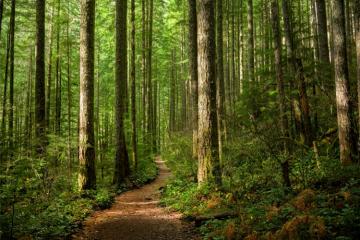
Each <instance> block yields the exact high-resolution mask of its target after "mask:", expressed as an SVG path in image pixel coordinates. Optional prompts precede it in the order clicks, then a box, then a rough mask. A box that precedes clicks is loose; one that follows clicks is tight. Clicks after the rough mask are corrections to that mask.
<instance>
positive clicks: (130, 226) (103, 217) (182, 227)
mask: <svg viewBox="0 0 360 240" xmlns="http://www.w3.org/2000/svg"><path fill="white" fill-rule="evenodd" d="M156 164H157V166H158V168H159V175H158V177H157V178H156V179H155V181H153V182H152V183H150V184H147V185H145V186H143V187H141V188H139V189H135V190H131V191H129V192H126V193H123V194H121V195H119V196H118V197H116V200H115V203H114V204H113V206H112V207H111V208H110V209H107V210H103V211H97V212H95V213H94V214H93V215H92V216H91V217H90V218H88V219H87V220H86V221H85V223H84V227H83V229H82V230H81V231H80V232H78V233H76V234H75V235H74V236H73V237H72V239H74V240H81V239H91V240H100V239H104V240H105V239H117V240H166V239H171V240H185V239H186V240H191V239H200V238H199V236H198V235H197V234H196V231H195V229H194V226H193V225H192V224H191V223H188V222H184V221H182V220H181V217H182V216H181V214H179V213H176V212H171V211H169V210H168V209H166V208H162V207H160V206H159V199H160V189H161V188H162V187H164V186H165V185H166V182H167V180H168V179H169V177H170V176H171V172H170V170H169V169H168V168H167V167H166V166H165V163H164V161H162V160H161V159H160V157H158V158H157V159H156Z"/></svg>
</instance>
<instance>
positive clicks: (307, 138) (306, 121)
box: [282, 0, 312, 146]
mask: <svg viewBox="0 0 360 240" xmlns="http://www.w3.org/2000/svg"><path fill="white" fill-rule="evenodd" d="M288 1H289V0H283V2H282V4H283V5H282V9H283V15H284V25H285V39H286V44H287V48H288V52H289V57H290V63H291V65H292V68H293V71H294V74H295V76H296V79H297V84H298V91H299V103H298V105H299V111H296V110H295V115H298V121H299V123H300V135H301V138H302V140H303V141H304V144H305V145H307V146H311V145H312V132H311V120H310V106H309V100H308V96H307V92H306V83H305V75H304V69H303V64H302V60H301V58H297V56H296V52H297V47H296V44H295V41H294V38H293V34H294V33H293V26H292V22H291V19H292V17H291V16H292V14H291V9H290V6H289V2H288ZM296 105H297V104H296V103H295V104H294V108H295V109H297V106H296ZM296 112H298V113H296Z"/></svg>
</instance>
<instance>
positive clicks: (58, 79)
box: [55, 0, 61, 136]
mask: <svg viewBox="0 0 360 240" xmlns="http://www.w3.org/2000/svg"><path fill="white" fill-rule="evenodd" d="M57 17H58V19H57V21H58V22H57V35H56V86H55V133H56V134H57V135H58V136H60V128H61V52H60V31H61V27H60V0H58V9H57Z"/></svg>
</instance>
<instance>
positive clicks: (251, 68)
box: [247, 0, 257, 115]
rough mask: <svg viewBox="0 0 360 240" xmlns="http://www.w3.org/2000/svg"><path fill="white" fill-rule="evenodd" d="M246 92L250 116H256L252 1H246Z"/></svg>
mask: <svg viewBox="0 0 360 240" xmlns="http://www.w3.org/2000/svg"><path fill="white" fill-rule="evenodd" d="M247 18H248V68H249V69H248V77H249V83H248V86H249V87H248V91H249V94H250V107H251V111H252V114H254V115H256V112H257V109H256V103H255V96H254V89H255V58H254V51H255V44H254V11H253V0H248V15H247Z"/></svg>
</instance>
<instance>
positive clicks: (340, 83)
mask: <svg viewBox="0 0 360 240" xmlns="http://www.w3.org/2000/svg"><path fill="white" fill-rule="evenodd" d="M332 4H333V15H332V16H333V31H334V32H333V34H334V68H335V84H336V85H335V86H336V106H337V119H338V132H339V144H340V161H341V163H342V164H343V165H348V164H350V163H351V162H352V149H353V145H352V144H353V142H352V137H351V136H352V130H351V106H350V86H349V71H348V61H347V58H348V56H347V48H346V45H347V44H346V30H345V8H344V0H332Z"/></svg>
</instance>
